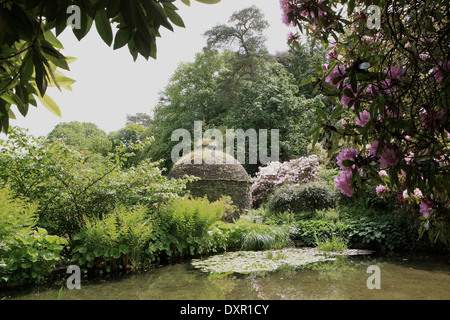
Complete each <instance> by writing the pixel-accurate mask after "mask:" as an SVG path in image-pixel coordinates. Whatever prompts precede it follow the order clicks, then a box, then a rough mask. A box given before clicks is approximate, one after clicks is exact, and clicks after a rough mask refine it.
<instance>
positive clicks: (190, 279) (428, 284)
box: [0, 254, 450, 300]
mask: <svg viewBox="0 0 450 320" xmlns="http://www.w3.org/2000/svg"><path fill="white" fill-rule="evenodd" d="M270 258H271V259H272V260H274V259H275V260H276V256H272V255H271V256H270ZM374 265H375V266H378V267H379V271H380V277H379V281H380V282H379V283H380V286H381V288H380V289H369V288H368V286H367V283H368V279H369V277H371V276H372V275H373V274H372V273H368V272H367V271H368V268H369V266H374ZM67 276H69V275H67ZM59 291H60V287H53V288H52V287H46V288H33V289H29V290H22V291H21V292H12V291H11V292H7V293H5V292H3V293H1V294H0V298H2V299H10V300H15V299H18V300H57V299H58V294H59ZM61 298H62V299H63V300H119V299H120V300H127V299H129V300H265V299H268V300H299V299H300V300H312V299H314V300H319V299H325V300H353V299H358V300H387V299H389V300H403V299H418V300H429V299H433V300H449V299H450V257H449V256H448V255H447V256H443V255H430V254H416V255H374V254H371V255H356V256H339V257H336V259H335V260H331V261H321V262H315V263H310V264H308V265H305V266H303V267H297V268H292V267H284V268H283V267H281V268H279V269H277V270H276V271H269V272H268V271H264V272H256V273H254V272H253V273H247V274H246V273H224V274H210V273H207V272H203V271H201V270H200V269H198V268H195V267H194V266H193V265H192V264H191V263H183V264H175V265H167V266H162V267H158V268H153V269H150V270H148V271H146V272H142V273H139V274H132V275H128V276H125V277H121V278H120V279H109V280H101V281H90V282H88V281H82V284H81V289H79V290H76V289H74V290H68V289H67V288H65V289H64V290H63V291H62V294H61Z"/></svg>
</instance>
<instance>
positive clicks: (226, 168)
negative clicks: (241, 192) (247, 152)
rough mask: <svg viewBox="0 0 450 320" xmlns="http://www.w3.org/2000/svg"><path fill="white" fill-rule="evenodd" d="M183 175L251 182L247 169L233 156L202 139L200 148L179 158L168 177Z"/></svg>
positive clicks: (204, 178) (203, 178) (180, 176)
mask: <svg viewBox="0 0 450 320" xmlns="http://www.w3.org/2000/svg"><path fill="white" fill-rule="evenodd" d="M199 160H200V161H199ZM196 162H201V163H200V164H197V163H196ZM184 175H191V176H195V177H198V178H200V179H201V180H215V181H217V180H225V181H243V182H248V183H250V182H251V180H250V177H249V175H248V174H247V171H245V169H244V167H243V166H242V165H241V164H240V163H239V162H238V161H237V160H236V159H235V158H233V157H232V156H230V155H229V154H227V153H224V152H222V151H219V150H217V149H216V148H215V145H214V144H213V143H210V142H207V141H203V143H202V148H201V149H197V150H194V151H193V152H191V153H189V154H188V155H185V156H184V157H182V158H180V159H179V160H178V161H177V162H176V163H175V164H174V166H173V168H172V170H171V171H170V173H169V176H168V177H169V178H182V177H183V176H184Z"/></svg>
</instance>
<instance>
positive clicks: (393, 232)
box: [351, 216, 418, 251]
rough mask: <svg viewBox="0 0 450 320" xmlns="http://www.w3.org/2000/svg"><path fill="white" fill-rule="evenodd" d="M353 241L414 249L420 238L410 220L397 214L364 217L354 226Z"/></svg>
mask: <svg viewBox="0 0 450 320" xmlns="http://www.w3.org/2000/svg"><path fill="white" fill-rule="evenodd" d="M351 237H352V240H353V241H361V242H364V243H375V244H379V245H380V247H381V249H382V250H385V251H393V250H408V249H412V248H413V247H414V245H415V243H416V242H417V240H418V233H417V230H416V229H415V228H414V227H412V226H411V225H410V224H409V222H408V220H406V219H401V218H398V217H395V216H392V217H388V216H385V217H382V218H368V217H364V218H361V219H359V220H356V221H355V222H354V224H353V226H352V232H351Z"/></svg>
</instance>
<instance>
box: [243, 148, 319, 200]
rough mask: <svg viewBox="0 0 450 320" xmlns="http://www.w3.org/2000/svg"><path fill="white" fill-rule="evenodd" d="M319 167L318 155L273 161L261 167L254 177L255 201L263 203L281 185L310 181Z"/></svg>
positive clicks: (294, 184) (253, 191)
mask: <svg viewBox="0 0 450 320" xmlns="http://www.w3.org/2000/svg"><path fill="white" fill-rule="evenodd" d="M318 168H319V158H318V157H317V156H316V155H311V156H309V157H300V158H298V159H294V160H290V161H285V162H278V161H275V162H271V163H269V164H268V165H267V166H265V167H260V168H259V172H257V174H256V177H255V178H254V179H253V185H252V193H253V202H254V203H255V204H261V203H263V202H265V201H267V199H268V196H269V195H270V194H271V193H272V192H273V191H274V190H275V189H277V188H279V187H281V186H298V185H299V184H301V183H305V182H308V181H310V180H311V179H312V178H313V177H314V176H315V175H316V172H317V170H318Z"/></svg>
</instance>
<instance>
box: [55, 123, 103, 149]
mask: <svg viewBox="0 0 450 320" xmlns="http://www.w3.org/2000/svg"><path fill="white" fill-rule="evenodd" d="M47 139H48V140H50V141H55V140H60V141H62V142H64V143H65V144H67V145H69V146H72V147H75V148H76V149H77V150H78V151H82V152H84V153H85V154H87V155H89V154H91V155H92V154H99V155H102V156H105V155H106V154H107V153H108V152H109V151H110V149H111V142H110V141H109V139H108V135H107V134H106V133H105V132H104V131H103V130H101V129H100V128H98V127H97V125H96V124H94V123H89V122H83V123H81V122H78V121H72V122H63V123H59V124H57V125H56V126H55V128H54V129H53V130H52V131H51V132H50V133H49V134H48V135H47Z"/></svg>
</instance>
